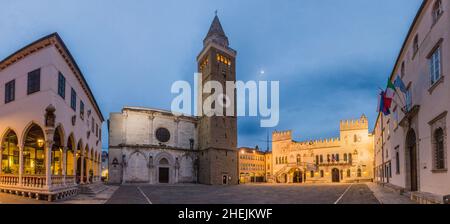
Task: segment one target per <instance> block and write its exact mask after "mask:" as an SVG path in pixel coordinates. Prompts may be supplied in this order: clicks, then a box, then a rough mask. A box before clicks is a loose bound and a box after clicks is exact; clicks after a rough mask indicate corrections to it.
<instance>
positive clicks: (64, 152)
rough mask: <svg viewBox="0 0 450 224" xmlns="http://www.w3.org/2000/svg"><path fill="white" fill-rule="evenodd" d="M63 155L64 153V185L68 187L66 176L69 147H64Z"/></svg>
mask: <svg viewBox="0 0 450 224" xmlns="http://www.w3.org/2000/svg"><path fill="white" fill-rule="evenodd" d="M62 148H63V153H62V163H63V165H62V175H63V183H64V185H66V174H67V147H66V146H63V147H62Z"/></svg>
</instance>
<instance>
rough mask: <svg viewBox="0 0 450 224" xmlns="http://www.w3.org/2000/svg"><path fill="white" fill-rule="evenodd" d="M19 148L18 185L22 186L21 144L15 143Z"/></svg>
mask: <svg viewBox="0 0 450 224" xmlns="http://www.w3.org/2000/svg"><path fill="white" fill-rule="evenodd" d="M17 148H19V186H22V176H23V146H22V145H17Z"/></svg>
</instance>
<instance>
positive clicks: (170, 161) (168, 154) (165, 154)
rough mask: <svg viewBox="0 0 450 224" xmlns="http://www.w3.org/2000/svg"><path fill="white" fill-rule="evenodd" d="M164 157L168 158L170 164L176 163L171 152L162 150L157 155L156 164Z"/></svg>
mask: <svg viewBox="0 0 450 224" xmlns="http://www.w3.org/2000/svg"><path fill="white" fill-rule="evenodd" d="M163 158H166V159H167V160H168V161H169V165H171V166H172V165H174V164H175V159H174V158H173V156H172V155H171V154H170V153H167V152H160V153H158V154H157V155H156V156H155V164H159V161H160V160H161V159H163Z"/></svg>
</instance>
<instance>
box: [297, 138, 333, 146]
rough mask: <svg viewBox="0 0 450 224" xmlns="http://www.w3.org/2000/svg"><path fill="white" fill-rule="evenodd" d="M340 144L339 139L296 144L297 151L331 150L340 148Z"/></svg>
mask: <svg viewBox="0 0 450 224" xmlns="http://www.w3.org/2000/svg"><path fill="white" fill-rule="evenodd" d="M340 144H341V140H340V139H339V138H327V139H321V140H311V141H303V142H296V143H295V147H296V148H297V149H314V148H331V147H339V146H340Z"/></svg>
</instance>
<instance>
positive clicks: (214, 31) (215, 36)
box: [203, 10, 229, 47]
mask: <svg viewBox="0 0 450 224" xmlns="http://www.w3.org/2000/svg"><path fill="white" fill-rule="evenodd" d="M211 42H213V43H216V44H219V45H222V46H224V47H228V44H229V43H228V37H227V35H225V31H223V28H222V24H221V23H220V20H219V17H218V16H217V10H216V11H215V16H214V19H213V21H212V23H211V26H210V27H209V31H208V34H207V35H206V37H205V39H204V40H203V45H204V46H206V45H208V44H209V43H211Z"/></svg>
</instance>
